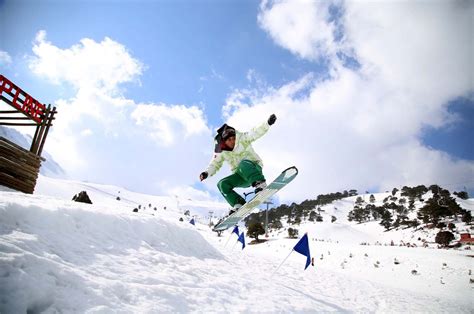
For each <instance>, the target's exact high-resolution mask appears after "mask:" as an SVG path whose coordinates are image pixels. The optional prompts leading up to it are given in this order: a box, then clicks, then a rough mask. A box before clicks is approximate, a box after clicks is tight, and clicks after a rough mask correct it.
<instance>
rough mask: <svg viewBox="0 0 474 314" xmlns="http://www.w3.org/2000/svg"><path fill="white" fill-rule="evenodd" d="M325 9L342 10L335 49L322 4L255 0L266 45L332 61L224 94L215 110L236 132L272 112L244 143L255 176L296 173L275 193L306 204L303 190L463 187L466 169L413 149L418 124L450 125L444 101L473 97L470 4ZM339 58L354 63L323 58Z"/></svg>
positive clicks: (468, 165)
mask: <svg viewBox="0 0 474 314" xmlns="http://www.w3.org/2000/svg"><path fill="white" fill-rule="evenodd" d="M336 4H344V7H343V8H340V12H341V19H340V21H339V23H342V25H343V30H344V33H343V36H342V37H341V38H342V39H341V40H340V42H338V41H336V40H335V37H334V36H335V35H334V33H331V32H332V31H329V30H330V29H332V30H333V26H334V25H333V22H330V21H329V19H328V8H329V4H321V3H320V2H316V1H296V2H295V1H275V2H271V3H270V2H267V1H264V2H263V4H262V6H261V12H260V14H259V21H260V25H261V26H262V28H263V29H265V30H266V31H267V32H268V33H269V34H270V35H271V37H272V38H273V39H274V40H275V42H276V43H277V44H279V45H281V46H282V47H285V48H286V49H288V50H290V51H291V52H293V53H294V54H295V55H297V56H299V57H303V58H306V59H308V60H316V59H317V57H319V56H322V57H326V58H327V59H328V60H331V62H333V63H332V64H330V66H329V68H330V76H329V77H325V78H324V79H321V78H319V77H318V73H314V74H313V75H306V76H304V77H303V78H301V79H300V80H298V81H295V82H292V83H289V84H286V85H284V86H282V87H280V88H267V89H266V90H261V89H260V88H259V89H255V90H249V89H247V90H235V91H234V92H233V93H232V94H231V95H230V96H229V97H228V101H227V105H226V106H225V107H224V108H223V114H224V116H226V117H228V119H229V121H230V123H232V124H233V125H234V126H236V127H237V128H240V129H248V128H250V127H252V126H253V125H255V124H257V123H258V122H259V121H260V122H261V121H262V120H264V119H265V118H266V116H267V115H269V114H270V113H272V112H275V113H276V114H277V116H278V120H277V123H276V124H275V126H273V127H272V128H271V129H270V131H269V133H268V134H267V135H266V136H265V137H264V138H262V139H261V140H259V142H258V143H256V144H255V148H256V150H257V151H258V152H259V153H260V154H261V155H262V157H263V159H264V163H265V166H266V167H265V173H266V175H267V178H273V177H274V176H276V175H277V174H278V173H279V171H281V170H282V169H283V168H285V167H287V166H291V165H296V166H298V167H299V168H300V175H299V177H298V178H297V179H296V180H295V182H294V183H292V184H291V185H290V186H289V187H288V188H285V190H284V191H282V193H281V194H280V195H281V196H282V197H283V198H286V199H288V198H291V199H301V198H305V197H308V196H309V195H308V191H309V190H311V191H314V192H312V194H315V193H318V192H333V191H336V190H341V189H349V188H357V189H359V190H361V189H363V190H364V191H365V190H366V189H371V188H372V189H382V190H383V189H387V188H391V187H394V186H397V185H404V184H412V185H413V184H431V183H438V184H441V185H443V184H448V185H449V184H452V183H456V184H458V185H457V186H447V187H449V188H462V184H463V183H464V184H466V185H467V184H468V182H470V181H471V180H472V177H473V176H474V163H473V162H472V161H465V160H457V159H454V158H452V157H450V156H449V155H447V154H446V153H443V152H440V151H436V150H433V149H431V148H429V147H426V146H424V145H423V143H422V140H421V136H422V133H423V130H424V129H425V128H426V127H427V126H432V127H443V126H447V125H449V124H450V123H455V122H456V116H453V115H452V114H450V113H449V111H448V110H447V101H449V100H452V99H454V98H456V97H461V96H466V95H468V94H469V93H472V91H473V90H474V89H473V86H472V84H473V81H472V73H474V72H473V71H472V67H473V61H472V57H471V56H472V55H473V53H472V46H470V38H471V37H472V28H470V26H469V21H470V19H471V17H472V4H468V3H466V2H389V3H380V2H343V3H339V2H336ZM430 4H431V5H430ZM318 10H319V11H321V10H322V11H323V12H318ZM303 11H305V12H304V13H301V14H303V18H302V19H301V20H298V19H297V18H296V16H297V15H298V12H303ZM367 12H371V14H367ZM372 13H373V14H372ZM324 25H325V26H324ZM321 30H323V33H322V34H319V35H318V32H320V31H321ZM345 51H352V52H353V53H354V54H353V56H356V57H357V61H358V62H359V63H360V68H358V69H357V70H353V69H349V68H345V67H343V66H342V62H340V60H338V59H337V58H336V57H335V53H337V52H345ZM325 75H326V74H325ZM466 141H467V140H466ZM466 145H468V143H467V142H466ZM471 184H472V183H471Z"/></svg>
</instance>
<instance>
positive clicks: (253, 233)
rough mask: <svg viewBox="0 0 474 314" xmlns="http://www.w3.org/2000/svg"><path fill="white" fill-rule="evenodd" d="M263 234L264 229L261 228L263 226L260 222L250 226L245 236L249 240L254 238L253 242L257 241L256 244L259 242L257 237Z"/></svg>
mask: <svg viewBox="0 0 474 314" xmlns="http://www.w3.org/2000/svg"><path fill="white" fill-rule="evenodd" d="M263 234H265V229H264V228H263V225H262V223H260V222H256V223H252V224H250V225H249V227H248V229H247V236H249V237H250V238H254V239H255V240H257V242H258V241H259V240H258V236H259V235H263Z"/></svg>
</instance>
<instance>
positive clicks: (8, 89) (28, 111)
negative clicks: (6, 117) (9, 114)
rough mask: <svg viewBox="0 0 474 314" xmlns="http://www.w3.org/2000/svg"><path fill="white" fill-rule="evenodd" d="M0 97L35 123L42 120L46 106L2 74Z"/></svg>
mask: <svg viewBox="0 0 474 314" xmlns="http://www.w3.org/2000/svg"><path fill="white" fill-rule="evenodd" d="M0 99H2V100H4V101H6V102H7V103H8V104H10V105H12V106H13V107H15V108H16V109H17V110H18V111H20V112H21V113H23V114H25V115H26V116H27V117H29V118H31V119H32V120H33V121H35V122H36V123H38V124H40V123H41V122H42V121H43V118H44V112H45V110H46V106H45V105H43V104H42V103H40V102H39V101H38V100H36V99H34V98H33V97H31V96H30V95H29V94H27V93H26V92H25V91H23V90H22V89H21V88H19V87H18V86H16V85H15V84H13V83H12V82H11V81H10V80H9V79H7V78H6V77H5V76H3V75H0Z"/></svg>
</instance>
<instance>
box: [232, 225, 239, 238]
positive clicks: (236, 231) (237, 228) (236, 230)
mask: <svg viewBox="0 0 474 314" xmlns="http://www.w3.org/2000/svg"><path fill="white" fill-rule="evenodd" d="M232 233H235V234H236V235H237V236H239V227H238V226H235V227H234V230H232Z"/></svg>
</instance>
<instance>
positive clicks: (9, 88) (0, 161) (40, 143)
mask: <svg viewBox="0 0 474 314" xmlns="http://www.w3.org/2000/svg"><path fill="white" fill-rule="evenodd" d="M4 104H6V105H7V108H8V106H10V107H12V108H10V110H3V107H4V106H2V105H4ZM56 113H57V112H56V107H53V108H51V105H47V106H46V105H44V104H42V103H40V102H39V101H38V100H36V99H35V98H33V97H31V96H30V95H29V94H28V93H26V92H25V91H23V90H22V89H21V88H20V87H18V86H17V85H15V84H14V83H13V82H11V81H10V80H9V79H7V78H6V77H5V76H3V75H1V74H0V125H4V126H34V127H36V132H35V135H34V137H33V139H32V141H31V147H30V149H29V150H28V149H26V148H24V147H21V146H19V145H17V144H15V143H13V142H11V141H10V140H8V139H6V138H5V137H3V136H0V184H1V185H4V186H6V187H9V188H12V189H14V190H17V191H21V192H24V193H29V194H33V192H34V189H35V186H36V180H37V179H38V174H39V170H40V167H41V162H42V161H45V159H44V158H43V157H41V153H42V151H43V147H44V144H45V142H46V137H47V136H48V131H49V129H50V127H51V126H52V123H53V120H54V115H55V114H56Z"/></svg>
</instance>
